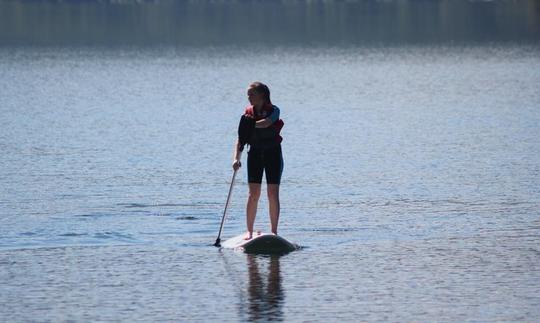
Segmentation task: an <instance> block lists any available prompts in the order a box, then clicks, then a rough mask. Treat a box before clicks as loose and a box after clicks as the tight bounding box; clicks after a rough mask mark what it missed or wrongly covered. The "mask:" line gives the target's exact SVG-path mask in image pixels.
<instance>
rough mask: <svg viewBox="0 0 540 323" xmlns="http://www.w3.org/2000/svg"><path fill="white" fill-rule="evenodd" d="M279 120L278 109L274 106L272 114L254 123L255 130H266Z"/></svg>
mask: <svg viewBox="0 0 540 323" xmlns="http://www.w3.org/2000/svg"><path fill="white" fill-rule="evenodd" d="M278 120H279V108H278V107H276V106H274V110H273V111H272V113H271V114H270V115H269V116H268V117H267V118H265V119H262V120H259V121H257V122H255V128H268V127H270V126H271V125H272V124H273V123H274V122H276V121H278Z"/></svg>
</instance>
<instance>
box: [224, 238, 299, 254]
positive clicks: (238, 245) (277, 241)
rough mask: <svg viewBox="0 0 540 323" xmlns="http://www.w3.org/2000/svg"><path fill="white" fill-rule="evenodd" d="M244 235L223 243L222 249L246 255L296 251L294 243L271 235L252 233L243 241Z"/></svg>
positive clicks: (296, 247)
mask: <svg viewBox="0 0 540 323" xmlns="http://www.w3.org/2000/svg"><path fill="white" fill-rule="evenodd" d="M244 237H245V234H241V235H238V236H236V237H234V238H231V239H228V240H226V241H225V242H223V244H222V247H223V248H229V249H238V250H243V251H244V252H246V253H262V254H272V253H287V252H291V251H294V250H296V249H298V246H297V245H296V244H294V243H291V242H289V241H287V239H285V238H283V237H281V236H278V235H274V234H271V233H260V234H257V233H254V234H253V238H251V239H249V240H244Z"/></svg>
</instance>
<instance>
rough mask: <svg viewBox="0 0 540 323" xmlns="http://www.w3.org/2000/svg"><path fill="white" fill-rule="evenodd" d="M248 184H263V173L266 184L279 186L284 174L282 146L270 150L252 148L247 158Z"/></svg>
mask: <svg viewBox="0 0 540 323" xmlns="http://www.w3.org/2000/svg"><path fill="white" fill-rule="evenodd" d="M247 170H248V182H249V183H257V184H261V183H262V175H263V171H264V173H265V174H266V184H279V183H280V181H281V173H282V172H283V155H282V154H281V145H277V146H274V147H269V148H257V147H253V146H252V147H250V148H249V152H248V158H247Z"/></svg>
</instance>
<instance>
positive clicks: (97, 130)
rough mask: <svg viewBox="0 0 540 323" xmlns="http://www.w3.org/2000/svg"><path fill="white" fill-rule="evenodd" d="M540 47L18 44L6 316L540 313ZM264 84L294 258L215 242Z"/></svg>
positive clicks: (0, 231) (10, 105)
mask: <svg viewBox="0 0 540 323" xmlns="http://www.w3.org/2000/svg"><path fill="white" fill-rule="evenodd" d="M539 53H540V50H539V49H538V47H536V46H533V45H508V44H506V45H497V44H492V45H467V46H450V47H445V46H427V45H426V46H397V47H386V46H382V47H369V48H358V47H351V48H348V47H322V48H317V47H307V48H304V47H290V46H289V47H280V48H275V49H269V48H268V47H260V48H258V47H253V48H249V49H246V48H242V49H240V48H236V47H216V48H204V49H200V48H181V47H164V48H153V49H151V48H150V49H114V50H110V49H109V50H107V49H99V48H96V47H90V48H65V47H58V48H53V47H51V48H31V47H30V48H28V47H20V48H19V47H9V48H1V49H0V71H1V73H0V88H1V89H2V90H1V92H0V114H1V118H0V149H1V151H2V154H1V155H0V174H1V176H0V281H1V282H2V288H0V300H1V302H2V306H1V307H0V319H1V320H2V321H32V320H40V321H41V320H43V321H64V320H75V321H118V320H120V321H131V320H145V321H158V320H175V321H177V320H181V321H182V320H185V321H215V320H220V321H248V320H249V321H252V320H253V321H257V320H260V321H267V320H283V321H293V322H296V321H381V320H385V321H463V320H470V321H531V322H532V321H538V320H539V319H540V296H539V295H540V248H539V238H540V213H539V211H538V210H539V209H540V185H539V184H540V139H539V138H540V127H539V124H540V110H539V106H540V91H538V89H539V88H538V84H540V55H539ZM253 80H262V81H264V82H267V83H268V84H269V85H270V87H271V89H272V97H273V101H274V103H275V104H276V105H278V106H279V107H280V108H281V111H282V117H283V118H284V120H285V128H284V130H283V135H284V138H285V140H284V143H283V149H284V154H285V171H284V175H283V176H284V177H283V182H282V215H281V227H280V228H281V234H282V235H284V236H285V237H287V238H289V239H290V240H292V241H295V242H297V243H299V244H300V245H302V246H303V247H304V248H303V249H302V250H300V251H297V252H293V253H290V254H288V255H285V256H281V257H277V256H276V257H263V256H248V255H245V254H242V253H238V252H233V251H230V250H218V249H217V248H214V247H212V246H211V244H212V243H213V242H214V241H215V238H216V234H217V230H218V228H219V227H218V226H219V221H220V217H221V212H222V210H223V206H224V203H225V199H226V194H227V190H228V185H229V181H230V177H231V175H232V170H231V167H230V164H231V156H232V148H233V142H234V139H235V130H236V123H237V121H238V118H239V116H240V114H241V112H242V111H243V108H244V106H245V105H246V104H247V100H246V96H245V93H244V91H245V87H246V85H247V84H249V82H251V81H253ZM246 177H247V176H246V174H245V169H243V170H242V172H241V173H240V175H239V177H238V178H237V182H236V186H235V189H234V193H233V200H232V206H231V208H230V212H229V217H228V221H227V222H226V224H225V229H224V237H225V238H227V237H231V236H233V235H237V234H239V233H241V232H242V230H244V211H243V208H244V202H245V197H246V192H247V185H246ZM263 196H264V195H263ZM259 210H260V213H259V215H258V219H257V223H256V228H258V229H261V230H264V231H267V229H268V227H269V221H268V216H267V211H266V210H267V203H266V201H264V200H263V201H262V202H261V204H260V205H259Z"/></svg>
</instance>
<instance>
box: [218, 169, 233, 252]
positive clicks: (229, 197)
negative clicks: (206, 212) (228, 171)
mask: <svg viewBox="0 0 540 323" xmlns="http://www.w3.org/2000/svg"><path fill="white" fill-rule="evenodd" d="M237 171H238V169H235V170H234V172H233V175H232V180H231V186H230V187H229V194H228V195H227V202H226V203H225V209H224V210H223V216H222V217H221V225H220V226H219V233H218V237H217V239H216V243H214V246H216V247H220V246H221V244H220V237H221V231H222V230H223V223H225V215H227V208H228V207H229V201H230V200H231V193H232V189H233V185H234V178H235V177H236V172H237Z"/></svg>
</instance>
